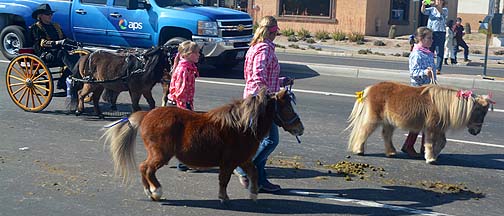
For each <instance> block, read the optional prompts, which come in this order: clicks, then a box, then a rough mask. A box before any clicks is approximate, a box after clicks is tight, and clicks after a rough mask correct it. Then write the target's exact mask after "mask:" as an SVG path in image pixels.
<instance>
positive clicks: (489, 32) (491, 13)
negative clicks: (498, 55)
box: [482, 0, 500, 80]
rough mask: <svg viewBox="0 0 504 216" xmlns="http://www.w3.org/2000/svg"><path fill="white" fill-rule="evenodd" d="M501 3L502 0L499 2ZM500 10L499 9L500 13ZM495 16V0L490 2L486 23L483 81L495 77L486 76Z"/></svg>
mask: <svg viewBox="0 0 504 216" xmlns="http://www.w3.org/2000/svg"><path fill="white" fill-rule="evenodd" d="M498 1H500V0H498ZM498 10H499V8H497V12H498ZM494 14H495V0H490V1H488V16H487V17H486V18H485V20H484V21H486V22H488V23H487V25H488V28H487V35H486V43H485V62H484V63H483V76H482V77H483V79H490V80H494V78H493V77H488V76H487V75H486V72H487V63H488V47H489V46H490V39H491V38H492V19H493V16H494Z"/></svg>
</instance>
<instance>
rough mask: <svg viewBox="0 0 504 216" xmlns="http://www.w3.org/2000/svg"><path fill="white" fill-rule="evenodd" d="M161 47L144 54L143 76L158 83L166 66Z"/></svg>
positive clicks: (166, 62)
mask: <svg viewBox="0 0 504 216" xmlns="http://www.w3.org/2000/svg"><path fill="white" fill-rule="evenodd" d="M163 49H164V48H163V47H154V48H151V49H149V50H147V51H146V52H145V54H144V58H145V66H144V72H145V74H144V76H148V77H149V78H150V79H151V80H153V81H156V82H157V81H160V80H161V78H162V77H163V73H164V70H163V68H164V67H165V66H166V65H167V64H168V61H167V58H166V57H165V55H166V54H165V52H164V50H163Z"/></svg>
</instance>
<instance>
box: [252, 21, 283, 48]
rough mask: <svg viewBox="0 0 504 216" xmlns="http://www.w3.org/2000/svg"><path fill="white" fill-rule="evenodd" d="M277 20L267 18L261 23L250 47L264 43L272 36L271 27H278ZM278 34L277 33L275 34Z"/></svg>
mask: <svg viewBox="0 0 504 216" xmlns="http://www.w3.org/2000/svg"><path fill="white" fill-rule="evenodd" d="M277 25H278V24H277V20H276V19H275V17H272V16H265V17H263V18H262V19H261V20H260V21H259V26H258V27H257V29H256V31H255V33H254V37H253V38H252V41H251V42H250V46H253V45H255V44H257V43H261V42H263V41H264V39H265V38H267V37H268V36H269V34H272V33H271V32H270V31H269V29H270V28H271V27H275V26H277ZM275 34H276V32H275Z"/></svg>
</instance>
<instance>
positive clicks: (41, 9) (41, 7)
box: [32, 4, 56, 19]
mask: <svg viewBox="0 0 504 216" xmlns="http://www.w3.org/2000/svg"><path fill="white" fill-rule="evenodd" d="M54 12H56V11H53V10H52V9H51V6H50V5H49V4H41V5H39V6H38V7H37V9H35V11H33V13H32V18H33V19H37V16H38V15H39V14H41V13H54Z"/></svg>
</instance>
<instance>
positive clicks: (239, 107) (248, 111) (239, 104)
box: [208, 88, 269, 134]
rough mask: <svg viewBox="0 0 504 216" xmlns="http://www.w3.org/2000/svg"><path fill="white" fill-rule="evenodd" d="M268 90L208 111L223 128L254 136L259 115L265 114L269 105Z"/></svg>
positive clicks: (213, 119)
mask: <svg viewBox="0 0 504 216" xmlns="http://www.w3.org/2000/svg"><path fill="white" fill-rule="evenodd" d="M266 92H267V89H266V88H263V89H261V91H260V92H259V94H257V95H255V96H253V95H250V96H248V97H247V98H245V99H243V100H236V101H234V102H233V103H231V104H228V105H224V106H222V107H219V108H216V109H213V110H210V111H208V115H209V117H210V119H211V120H212V121H213V122H216V123H217V124H220V125H221V127H222V128H224V127H230V128H233V129H237V130H241V131H243V132H247V131H248V130H250V132H251V133H252V134H255V133H256V130H257V121H258V118H259V115H260V114H262V113H264V112H265V110H266V106H267V105H268V98H269V96H268V94H267V93H266Z"/></svg>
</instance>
